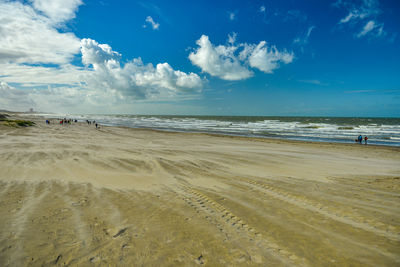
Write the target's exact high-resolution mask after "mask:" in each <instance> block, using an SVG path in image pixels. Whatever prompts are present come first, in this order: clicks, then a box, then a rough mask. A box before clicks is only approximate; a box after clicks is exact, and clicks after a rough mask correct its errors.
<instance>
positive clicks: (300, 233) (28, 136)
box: [0, 120, 400, 266]
mask: <svg viewBox="0 0 400 267" xmlns="http://www.w3.org/2000/svg"><path fill="white" fill-rule="evenodd" d="M0 203H1V205H0V266H28V265H29V266H43V265H44V266H48V265H56V266H64V265H68V266H91V265H93V266H141V265H144V266H193V265H197V264H203V265H208V266H257V265H259V266H399V265H400V149H399V148H390V147H378V146H365V145H357V144H347V145H346V144H325V143H305V142H290V141H280V140H262V139H253V138H239V137H223V136H212V135H206V134H187V133H166V132H158V131H151V130H139V129H128V128H119V127H102V128H101V129H99V130H96V129H95V128H94V126H93V125H92V126H88V125H86V124H73V125H64V126H61V125H58V124H51V125H45V124H44V122H43V121H42V120H40V121H37V125H36V126H34V127H28V128H10V127H5V126H1V125H0Z"/></svg>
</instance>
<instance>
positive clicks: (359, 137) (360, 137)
mask: <svg viewBox="0 0 400 267" xmlns="http://www.w3.org/2000/svg"><path fill="white" fill-rule="evenodd" d="M362 140H363V138H362V135H361V134H360V135H359V136H358V142H359V143H360V144H361V143H362Z"/></svg>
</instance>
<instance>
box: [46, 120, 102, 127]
mask: <svg viewBox="0 0 400 267" xmlns="http://www.w3.org/2000/svg"><path fill="white" fill-rule="evenodd" d="M59 121H60V125H64V124H72V123H73V122H75V123H77V122H78V120H77V119H67V118H64V119H59ZM86 122H87V124H88V125H91V124H92V123H93V124H94V125H95V126H96V129H98V128H100V125H99V124H98V123H96V121H90V120H86ZM46 124H50V120H46Z"/></svg>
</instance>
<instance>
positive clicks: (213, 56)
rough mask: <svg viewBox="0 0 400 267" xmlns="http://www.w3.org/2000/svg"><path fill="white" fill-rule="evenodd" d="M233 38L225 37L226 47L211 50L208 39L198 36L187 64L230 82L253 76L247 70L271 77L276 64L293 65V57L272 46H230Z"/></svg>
mask: <svg viewBox="0 0 400 267" xmlns="http://www.w3.org/2000/svg"><path fill="white" fill-rule="evenodd" d="M233 36H234V38H233ZM233 36H229V43H230V45H229V46H224V45H219V46H214V45H213V44H212V43H211V42H210V40H209V38H208V36H206V35H202V36H201V37H200V39H199V40H197V42H196V44H197V45H198V46H199V47H198V48H197V49H196V50H195V51H193V52H191V53H190V55H189V59H190V61H191V62H192V64H193V65H196V66H198V67H200V68H201V70H202V71H203V72H206V73H208V74H210V75H212V76H216V77H219V78H221V79H224V80H232V81H233V80H244V79H247V78H249V77H251V76H253V72H252V71H251V70H250V69H249V67H252V68H256V69H259V70H260V71H263V72H265V73H273V71H274V70H275V69H277V68H279V66H280V64H282V63H283V64H288V63H290V62H292V61H293V58H294V55H293V53H289V52H287V51H279V50H278V49H277V48H276V47H275V46H268V44H267V43H266V42H265V41H261V42H260V43H259V44H247V43H244V44H237V45H235V44H234V43H233V42H234V41H235V40H236V35H235V34H234V35H233Z"/></svg>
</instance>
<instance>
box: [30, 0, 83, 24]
mask: <svg viewBox="0 0 400 267" xmlns="http://www.w3.org/2000/svg"><path fill="white" fill-rule="evenodd" d="M30 1H31V2H32V4H33V7H34V8H35V9H36V10H38V11H41V12H43V14H45V15H46V16H47V17H48V18H50V19H51V21H53V22H54V23H61V22H64V21H67V20H70V19H73V18H75V12H76V11H77V10H78V7H79V6H80V5H82V4H83V3H82V1H81V0H30Z"/></svg>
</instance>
